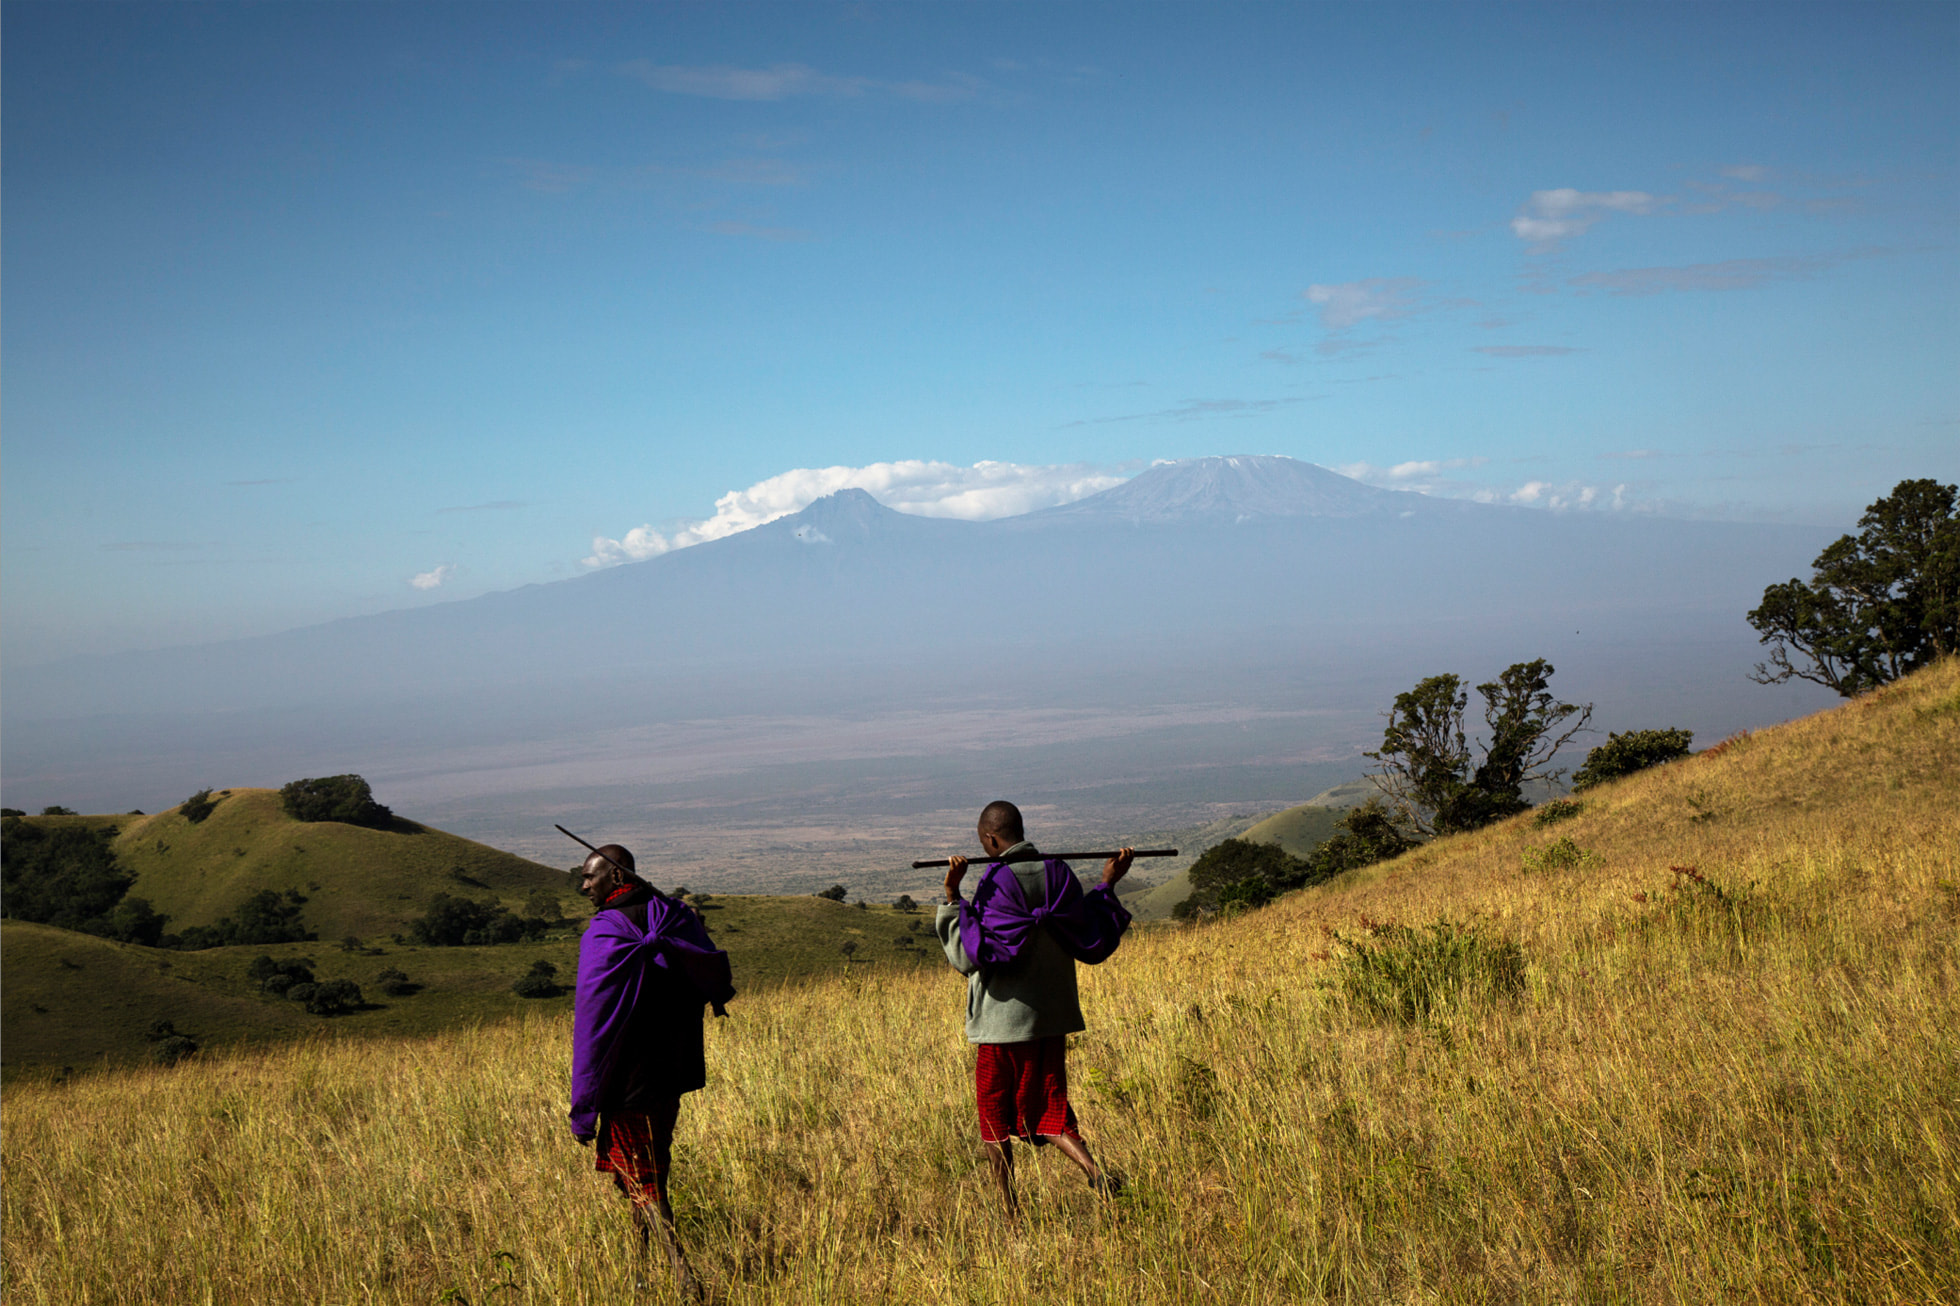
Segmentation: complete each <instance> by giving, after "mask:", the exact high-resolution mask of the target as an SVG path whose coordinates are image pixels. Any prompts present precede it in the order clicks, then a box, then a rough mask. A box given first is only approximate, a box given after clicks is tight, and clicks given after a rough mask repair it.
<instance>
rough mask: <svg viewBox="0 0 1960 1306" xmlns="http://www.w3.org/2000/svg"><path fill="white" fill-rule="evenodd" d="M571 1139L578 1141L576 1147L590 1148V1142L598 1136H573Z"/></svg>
mask: <svg viewBox="0 0 1960 1306" xmlns="http://www.w3.org/2000/svg"><path fill="white" fill-rule="evenodd" d="M572 1137H573V1138H576V1139H578V1145H579V1146H580V1147H590V1146H592V1140H593V1139H594V1138H597V1137H598V1135H597V1134H573V1135H572Z"/></svg>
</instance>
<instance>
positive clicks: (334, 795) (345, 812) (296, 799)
mask: <svg viewBox="0 0 1960 1306" xmlns="http://www.w3.org/2000/svg"><path fill="white" fill-rule="evenodd" d="M279 803H280V805H281V806H282V807H284V808H285V811H286V815H288V816H290V817H292V818H293V819H294V820H295V821H339V822H341V823H342V824H343V825H361V826H366V827H368V828H369V829H374V830H385V829H387V828H388V827H389V826H391V825H393V824H394V820H395V814H394V813H393V812H391V811H389V810H388V809H387V808H385V807H383V806H382V805H381V804H380V803H377V802H375V801H374V791H373V790H372V789H370V788H369V787H368V782H367V781H365V780H363V779H362V778H361V777H360V776H358V775H328V776H320V777H318V778H316V779H311V780H295V781H293V782H292V783H291V784H288V785H285V786H283V787H282V788H281V789H280V790H279Z"/></svg>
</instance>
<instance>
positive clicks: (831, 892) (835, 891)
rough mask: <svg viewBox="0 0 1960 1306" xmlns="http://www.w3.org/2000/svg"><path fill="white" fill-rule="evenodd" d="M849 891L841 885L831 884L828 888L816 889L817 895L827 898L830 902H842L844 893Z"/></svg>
mask: <svg viewBox="0 0 1960 1306" xmlns="http://www.w3.org/2000/svg"><path fill="white" fill-rule="evenodd" d="M849 892H850V891H849V890H848V889H846V888H845V887H844V886H843V885H841V884H833V885H831V886H830V887H829V888H828V889H820V890H818V891H817V897H819V898H828V899H830V900H831V901H832V902H842V901H844V897H845V895H846V894H848V893H849Z"/></svg>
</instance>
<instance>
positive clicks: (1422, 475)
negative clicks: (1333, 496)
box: [1334, 457, 1635, 512]
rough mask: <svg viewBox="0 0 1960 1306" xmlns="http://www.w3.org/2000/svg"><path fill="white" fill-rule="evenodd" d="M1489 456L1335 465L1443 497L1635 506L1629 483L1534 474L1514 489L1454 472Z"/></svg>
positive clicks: (1392, 486)
mask: <svg viewBox="0 0 1960 1306" xmlns="http://www.w3.org/2000/svg"><path fill="white" fill-rule="evenodd" d="M1488 462H1490V459H1488V458H1483V457H1475V458H1422V459H1414V460H1411V461H1409V462H1401V463H1394V464H1392V465H1390V466H1387V467H1378V466H1376V465H1375V464H1373V463H1367V462H1354V463H1345V464H1342V465H1340V466H1337V467H1335V468H1334V470H1335V471H1337V472H1339V473H1340V474H1341V475H1343V476H1350V477H1353V478H1354V479H1355V480H1357V481H1361V482H1364V483H1365V484H1368V485H1375V486H1380V487H1381V488H1383V489H1389V490H1414V491H1416V492H1417V493H1418V494H1427V495H1431V496H1433V497H1435V498H1439V499H1469V500H1471V501H1472V502H1474V503H1493V504H1496V503H1510V504H1518V505H1520V506H1523V507H1532V508H1548V509H1550V510H1552V511H1553V512H1568V511H1574V510H1581V509H1601V508H1610V509H1626V508H1632V507H1634V506H1635V505H1633V504H1630V503H1628V502H1627V497H1626V495H1627V487H1626V486H1625V485H1616V486H1614V487H1613V488H1612V489H1611V490H1607V489H1606V488H1604V487H1602V486H1597V485H1587V484H1585V483H1583V482H1580V481H1568V482H1564V483H1558V482H1554V481H1545V480H1530V481H1526V482H1525V483H1524V484H1522V485H1520V486H1517V487H1516V488H1514V489H1505V488H1503V487H1502V486H1493V485H1485V484H1480V483H1478V482H1475V481H1470V480H1465V479H1463V478H1461V477H1458V476H1453V475H1452V473H1457V472H1462V471H1465V470H1468V469H1470V468H1475V467H1482V466H1484V465H1485V464H1487V463H1488Z"/></svg>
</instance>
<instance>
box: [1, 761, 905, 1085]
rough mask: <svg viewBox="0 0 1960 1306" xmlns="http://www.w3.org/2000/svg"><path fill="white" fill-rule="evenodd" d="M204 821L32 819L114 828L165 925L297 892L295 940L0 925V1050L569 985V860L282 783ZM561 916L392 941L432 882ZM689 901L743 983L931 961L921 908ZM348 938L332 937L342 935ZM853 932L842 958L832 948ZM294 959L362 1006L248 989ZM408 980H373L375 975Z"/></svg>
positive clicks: (461, 1002) (284, 1025)
mask: <svg viewBox="0 0 1960 1306" xmlns="http://www.w3.org/2000/svg"><path fill="white" fill-rule="evenodd" d="M213 797H215V798H217V800H218V802H217V807H216V808H215V810H213V811H212V812H211V814H210V815H209V816H208V817H207V818H206V819H205V820H204V821H202V822H199V823H195V824H194V823H192V822H191V821H189V820H187V819H186V818H185V817H184V815H183V813H182V811H181V809H176V808H173V809H171V810H170V811H167V812H159V813H157V814H156V815H153V816H64V817H30V818H26V819H28V820H30V821H32V822H33V823H35V824H37V825H69V826H83V827H87V828H94V829H102V828H112V829H115V830H116V831H117V834H116V836H115V838H114V840H113V842H112V847H113V848H114V850H115V853H116V857H117V861H118V862H119V863H120V864H121V865H122V866H123V867H124V868H126V869H127V870H129V871H132V872H134V873H135V875H136V882H135V884H134V885H133V886H132V887H131V889H130V896H132V897H140V898H147V899H149V901H150V903H151V905H152V906H153V907H154V908H156V909H157V910H158V911H160V912H163V913H164V914H165V915H167V916H169V917H170V927H169V928H170V929H171V930H173V931H176V930H181V929H184V928H187V927H189V926H194V925H210V924H212V923H214V922H216V921H217V920H218V919H219V918H220V917H223V916H225V915H227V914H229V913H231V912H233V911H235V910H236V908H237V907H238V905H239V903H241V902H242V901H244V900H245V899H246V898H248V897H250V896H251V895H252V894H255V893H258V892H259V891H261V890H264V889H271V890H274V891H275V892H280V893H283V892H285V891H286V890H288V889H291V890H294V891H296V892H298V893H301V894H303V895H305V897H306V903H305V906H304V909H303V918H304V921H305V924H306V926H307V927H308V928H309V929H310V930H312V931H313V932H314V933H316V934H317V935H318V936H319V938H318V939H317V940H316V941H313V942H308V943H288V944H272V945H261V944H245V945H240V946H237V947H224V948H209V949H204V950H201V951H176V950H163V949H153V948H144V947H139V946H137V945H134V944H125V943H116V942H111V941H109V940H107V939H100V938H96V937H94V936H93V935H88V934H80V933H75V932H73V931H69V930H62V929H56V928H53V927H51V926H46V925H37V924H33V923H30V922H26V921H19V920H7V921H5V922H0V1026H4V1031H5V1038H4V1042H0V1057H4V1065H5V1069H6V1071H7V1073H9V1074H10V1075H11V1074H13V1073H16V1072H18V1071H19V1070H21V1069H23V1068H25V1067H33V1066H43V1067H59V1066H71V1067H78V1068H79V1067H83V1066H90V1065H94V1064H98V1063H100V1062H102V1061H103V1060H104V1059H107V1060H109V1061H116V1062H126V1061H131V1060H136V1059H140V1058H141V1057H143V1056H144V1055H146V1054H147V1052H148V1050H149V1043H148V1040H147V1038H146V1035H147V1034H148V1032H149V1031H150V1029H151V1027H152V1026H153V1025H154V1024H155V1023H156V1022H157V1021H164V1020H167V1021H169V1022H171V1023H172V1024H173V1025H174V1026H175V1027H176V1028H177V1029H178V1030H180V1031H183V1032H186V1033H188V1034H190V1035H191V1036H192V1037H194V1038H196V1039H197V1040H198V1041H199V1042H200V1043H201V1044H204V1045H206V1046H212V1045H218V1044H227V1043H238V1042H245V1041H260V1040H266V1039H278V1038H289V1037H293V1036H296V1035H303V1034H318V1033H334V1034H413V1033H429V1032H434V1031H437V1030H441V1029H446V1028H452V1027H454V1026H457V1025H462V1024H469V1023H472V1022H477V1021H483V1020H495V1019H501V1018H504V1017H508V1016H513V1015H516V1014H518V1013H520V1012H524V1011H534V1010H549V1009H551V1008H552V1007H553V1006H554V1005H556V1004H567V1005H568V1004H569V997H568V996H565V997H560V998H558V999H555V1000H554V999H525V998H520V997H518V996H517V995H516V994H515V993H513V992H512V991H511V984H512V983H513V981H515V980H516V979H517V978H518V977H520V976H522V975H524V974H525V973H526V972H527V971H529V970H530V968H531V966H532V965H533V964H534V963H536V962H539V961H546V962H549V963H551V964H552V965H553V966H555V967H557V970H558V977H559V979H560V980H561V981H563V982H564V983H567V984H569V982H570V980H571V977H572V976H573V974H574V973H575V972H576V970H577V965H578V935H579V932H580V930H581V929H582V928H583V922H584V920H585V918H586V915H587V912H588V910H589V909H588V908H587V906H586V903H585V901H584V899H583V898H581V897H579V896H578V895H577V893H576V892H575V891H574V885H573V883H572V879H571V877H570V876H569V875H567V874H566V873H565V872H564V871H560V870H553V869H552V868H550V867H547V866H540V865H538V864H537V863H535V862H530V861H526V860H525V859H523V858H521V857H515V856H512V855H511V854H509V853H504V852H499V851H498V850H496V849H494V848H489V847H485V846H484V845H482V844H479V843H474V842H472V841H470V840H468V839H464V838H461V837H459V836H456V835H453V834H447V833H445V832H443V831H441V830H437V829H433V828H431V827H428V826H421V825H416V824H414V823H413V822H408V821H401V822H397V824H396V828H394V829H391V830H369V829H363V828H360V827H356V826H351V825H343V824H340V823H338V822H331V821H320V822H311V823H307V822H300V821H295V820H293V819H291V818H290V817H288V816H287V815H286V814H285V812H284V811H283V810H282V808H281V806H280V802H279V795H278V793H277V791H275V790H270V789H232V790H226V791H222V792H220V793H216V794H214V795H213ZM539 889H544V890H546V891H548V892H550V893H551V894H553V895H554V896H555V897H556V898H557V900H558V903H559V907H560V910H561V912H562V913H563V917H564V919H563V921H562V922H560V923H555V924H554V927H553V929H552V930H551V931H550V933H549V934H548V935H547V936H546V937H545V938H543V939H541V940H537V941H534V942H525V943H509V944H498V945H494V946H485V947H451V948H441V947H421V946H417V945H415V944H412V943H404V942H400V941H398V940H399V938H400V936H402V935H404V934H406V933H407V931H408V929H409V925H410V922H412V921H413V920H415V919H416V918H418V917H420V916H421V915H423V913H424V912H426V911H427V910H428V907H429V903H430V900H431V899H433V898H434V897H435V896H436V895H437V894H448V895H450V896H451V897H461V898H468V899H472V900H476V901H496V902H499V903H502V904H503V905H504V906H506V907H509V908H511V909H512V910H513V911H518V912H520V914H521V913H522V912H523V910H524V909H525V907H526V904H527V901H528V900H529V899H530V898H531V897H532V895H534V894H535V893H536V891H537V890H539ZM700 905H701V909H702V913H703V915H704V917H705V918H706V919H707V921H708V925H709V928H710V929H711V930H712V931H713V932H714V934H715V938H716V941H717V942H718V943H720V944H721V945H722V946H723V947H725V948H727V949H728V951H729V956H730V961H731V964H732V965H733V967H734V971H735V982H736V985H737V987H738V988H741V989H743V990H745V991H754V990H755V989H757V988H763V987H768V986H771V985H775V984H781V983H785V982H793V981H799V980H803V979H808V978H811V977H816V976H821V975H829V974H841V973H844V972H846V971H850V972H855V973H859V974H864V973H871V972H878V971H888V970H891V969H894V968H899V969H911V968H914V967H918V966H922V965H940V964H943V963H942V962H941V961H940V957H939V952H938V945H937V941H936V940H935V939H934V938H933V937H932V932H931V917H930V915H929V914H926V913H902V912H898V911H896V910H894V909H893V908H890V907H866V908H863V909H859V908H856V907H852V906H847V905H845V904H843V903H838V902H832V901H830V900H829V899H826V898H815V897H762V896H730V897H714V898H711V899H709V900H707V901H705V902H702V903H701V904H700ZM349 936H352V937H354V938H356V939H358V940H360V941H361V942H360V946H359V947H358V948H345V947H343V946H341V945H342V940H344V939H347V938H348V937H349ZM846 944H852V945H855V946H854V947H853V949H852V952H851V953H850V954H849V959H848V960H847V959H846V954H845V953H844V951H843V947H844V945H846ZM260 956H271V957H273V958H274V959H275V960H278V961H280V962H291V961H305V962H306V963H307V964H308V965H309V966H310V967H311V969H312V971H313V973H314V975H315V977H316V978H317V979H318V980H320V981H327V980H336V979H347V980H352V981H353V982H355V983H356V984H358V985H360V987H361V991H362V995H363V997H364V998H365V999H366V1003H367V1005H366V1006H365V1007H364V1008H363V1009H362V1010H360V1011H357V1012H353V1013H350V1014H347V1015H343V1016H337V1017H333V1018H330V1019H329V1018H322V1017H320V1016H315V1015H311V1014H309V1013H308V1012H307V1011H306V1010H305V1008H304V1007H303V1006H301V1005H299V1004H297V1003H293V1002H289V1001H286V1000H284V999H282V998H279V997H276V996H274V995H271V994H266V993H263V992H262V991H261V988H260V985H259V983H258V981H256V980H254V979H252V978H251V977H250V976H249V975H248V974H247V970H248V968H249V967H250V965H251V964H252V962H253V960H254V959H255V958H258V957H260ZM387 970H398V971H401V972H403V973H405V974H406V975H407V976H408V977H409V979H410V980H411V981H412V982H414V983H416V984H417V985H419V986H420V988H419V990H418V991H417V992H415V993H414V994H411V995H407V996H401V997H390V996H387V995H385V994H384V993H383V992H382V986H381V983H380V980H379V977H380V975H381V973H382V972H383V971H387Z"/></svg>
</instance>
